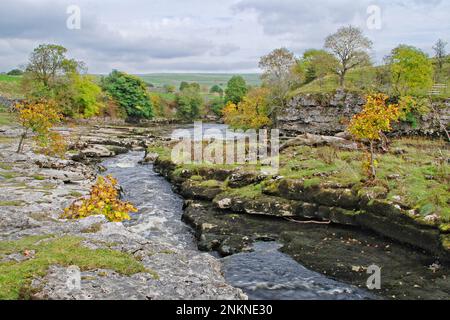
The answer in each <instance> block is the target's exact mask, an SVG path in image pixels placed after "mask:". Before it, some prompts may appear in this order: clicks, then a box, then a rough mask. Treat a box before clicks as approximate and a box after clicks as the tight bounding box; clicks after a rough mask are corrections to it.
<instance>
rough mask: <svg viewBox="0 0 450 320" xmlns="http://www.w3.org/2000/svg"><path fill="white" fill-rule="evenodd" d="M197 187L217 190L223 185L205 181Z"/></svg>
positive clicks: (213, 181)
mask: <svg viewBox="0 0 450 320" xmlns="http://www.w3.org/2000/svg"><path fill="white" fill-rule="evenodd" d="M199 186H201V187H205V188H218V187H221V186H223V183H222V182H220V181H217V180H207V181H202V182H200V183H199Z"/></svg>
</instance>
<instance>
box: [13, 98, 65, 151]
mask: <svg viewBox="0 0 450 320" xmlns="http://www.w3.org/2000/svg"><path fill="white" fill-rule="evenodd" d="M16 108H17V110H18V115H19V123H20V124H21V125H22V127H23V128H24V131H23V133H22V135H21V137H20V142H19V146H18V148H17V153H20V152H22V150H23V146H24V142H25V139H26V138H27V136H28V133H29V132H30V131H31V132H33V133H34V134H35V136H34V138H35V140H36V141H37V142H38V143H39V144H40V145H41V146H43V147H45V146H48V144H49V142H51V140H52V139H51V138H57V137H56V135H54V134H52V133H51V131H50V129H51V128H52V127H53V126H54V125H55V124H56V123H58V122H59V121H61V119H62V115H61V114H60V113H59V112H58V108H57V106H56V104H55V103H54V102H52V101H49V102H45V101H41V102H31V103H24V104H19V105H16Z"/></svg>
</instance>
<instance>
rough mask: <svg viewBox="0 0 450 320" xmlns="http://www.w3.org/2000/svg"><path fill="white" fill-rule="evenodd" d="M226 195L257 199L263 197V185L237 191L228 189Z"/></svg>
mask: <svg viewBox="0 0 450 320" xmlns="http://www.w3.org/2000/svg"><path fill="white" fill-rule="evenodd" d="M224 194H226V195H230V196H238V197H242V198H247V199H256V198H258V197H260V196H261V195H262V185H261V184H256V185H248V186H245V187H242V188H237V189H227V190H226V191H225V192H224Z"/></svg>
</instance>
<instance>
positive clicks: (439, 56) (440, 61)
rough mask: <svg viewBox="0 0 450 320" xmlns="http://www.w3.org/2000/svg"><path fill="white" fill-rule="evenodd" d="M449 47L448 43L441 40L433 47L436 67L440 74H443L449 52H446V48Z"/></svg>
mask: <svg viewBox="0 0 450 320" xmlns="http://www.w3.org/2000/svg"><path fill="white" fill-rule="evenodd" d="M446 46H447V42H445V41H444V40H442V39H439V40H438V41H437V42H436V44H435V45H434V46H433V50H434V52H435V56H434V57H435V59H436V65H437V67H438V72H437V73H438V74H440V73H441V72H442V67H443V66H444V62H445V60H446V59H447V52H446V51H445V47H446Z"/></svg>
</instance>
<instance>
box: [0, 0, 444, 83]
mask: <svg viewBox="0 0 450 320" xmlns="http://www.w3.org/2000/svg"><path fill="white" fill-rule="evenodd" d="M71 6H76V9H77V10H78V9H79V13H80V14H79V16H77V15H73V14H74V13H75V14H76V13H77V10H75V11H71V10H72V9H73V8H72V7H71ZM373 6H375V7H373ZM373 8H375V9H373ZM68 9H70V10H69V12H68ZM374 10H375V11H374ZM449 16H450V0H378V1H377V0H311V1H306V0H126V1H124V0H0V71H9V70H10V69H12V68H15V67H20V66H23V65H24V64H26V62H27V59H28V57H29V54H30V52H31V51H32V50H33V48H35V47H36V46H37V45H39V44H41V43H55V44H61V45H63V46H65V47H66V48H67V49H68V50H69V53H68V55H69V56H70V57H71V58H75V59H77V60H82V61H84V62H85V63H86V64H87V66H88V68H89V72H90V73H108V72H110V71H111V70H112V69H118V70H122V71H125V72H129V73H135V74H136V73H141V74H142V73H153V72H224V73H252V72H259V70H258V60H259V58H260V57H261V56H262V55H265V54H267V53H269V52H270V51H271V50H273V49H275V48H279V47H286V48H288V49H289V50H292V51H293V52H294V53H295V54H296V55H298V56H300V55H301V54H302V53H303V52H304V51H305V50H307V49H309V48H322V47H323V44H324V40H325V38H326V36H327V35H329V34H331V33H333V32H335V31H336V30H337V29H338V28H339V27H342V26H347V25H350V24H351V25H354V26H358V27H360V28H361V29H362V30H363V31H364V33H365V34H366V36H367V37H369V38H370V39H371V40H372V41H373V44H374V45H373V49H372V52H371V56H372V59H373V61H374V62H375V63H379V62H381V61H382V59H383V57H384V56H386V55H387V54H388V53H389V51H390V50H391V49H392V48H394V47H396V46H397V45H398V44H408V45H414V46H416V47H419V48H421V49H422V50H424V51H425V52H427V53H428V54H432V52H433V50H432V47H433V44H434V43H435V42H436V41H437V39H439V38H442V39H444V40H445V41H447V42H450V37H449V30H450V19H449ZM78 17H79V19H78ZM78 21H79V22H80V23H79V28H78V24H77V22H78ZM68 22H69V27H68ZM374 22H375V23H374ZM449 50H450V49H449Z"/></svg>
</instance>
